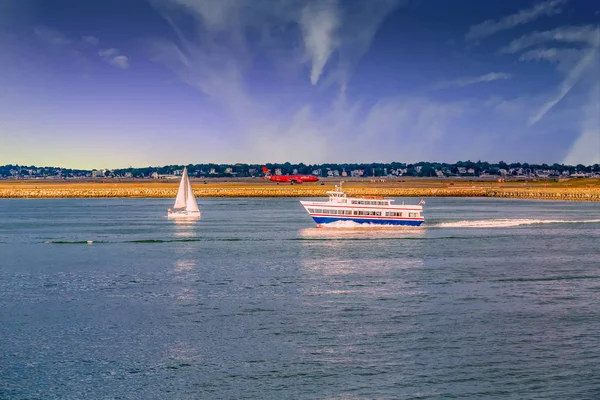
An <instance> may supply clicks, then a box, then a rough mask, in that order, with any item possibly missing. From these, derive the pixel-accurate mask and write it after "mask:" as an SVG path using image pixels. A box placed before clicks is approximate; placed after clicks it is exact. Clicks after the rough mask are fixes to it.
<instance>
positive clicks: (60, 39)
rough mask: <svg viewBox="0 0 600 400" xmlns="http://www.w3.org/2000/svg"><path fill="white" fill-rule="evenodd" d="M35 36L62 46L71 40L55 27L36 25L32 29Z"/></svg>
mask: <svg viewBox="0 0 600 400" xmlns="http://www.w3.org/2000/svg"><path fill="white" fill-rule="evenodd" d="M33 31H34V32H35V34H36V36H37V37H38V38H39V39H40V40H42V41H44V42H46V43H50V44H53V45H56V46H63V45H67V44H70V43H71V41H70V40H69V39H67V37H66V36H65V35H63V34H62V33H60V32H59V31H57V30H56V29H52V28H48V27H45V26H37V27H35V28H34V29H33Z"/></svg>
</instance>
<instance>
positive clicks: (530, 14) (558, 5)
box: [465, 0, 567, 41]
mask: <svg viewBox="0 0 600 400" xmlns="http://www.w3.org/2000/svg"><path fill="white" fill-rule="evenodd" d="M566 3H567V1H566V0H549V1H545V2H542V3H538V4H535V5H534V6H533V7H531V8H527V9H523V10H519V12H517V13H515V14H511V15H508V16H506V17H504V18H501V19H499V20H497V21H496V20H492V19H489V20H487V21H484V22H482V23H480V24H477V25H473V26H472V27H471V29H469V32H468V33H467V34H466V35H465V39H467V40H469V41H474V40H480V39H484V38H486V37H488V36H490V35H493V34H495V33H497V32H500V31H504V30H508V29H511V28H514V27H515V26H518V25H523V24H526V23H528V22H532V21H535V20H536V19H538V18H539V17H542V16H550V15H554V14H559V13H560V12H562V9H563V6H564V5H565V4H566Z"/></svg>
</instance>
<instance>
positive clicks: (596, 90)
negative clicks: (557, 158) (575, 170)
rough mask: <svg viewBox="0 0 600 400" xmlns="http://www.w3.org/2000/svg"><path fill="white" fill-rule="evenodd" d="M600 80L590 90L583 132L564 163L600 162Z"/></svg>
mask: <svg viewBox="0 0 600 400" xmlns="http://www.w3.org/2000/svg"><path fill="white" fill-rule="evenodd" d="M599 116H600V82H597V83H596V84H595V85H594V86H593V87H592V90H590V94H589V101H588V104H587V106H586V107H585V110H584V115H583V118H582V119H581V134H580V135H579V137H578V138H577V140H575V142H573V145H572V146H571V148H570V149H569V152H568V153H567V155H566V157H565V159H564V161H563V162H564V163H565V164H568V165H576V164H586V165H591V164H600V117H599Z"/></svg>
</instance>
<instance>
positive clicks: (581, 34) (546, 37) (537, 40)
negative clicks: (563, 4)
mask: <svg viewBox="0 0 600 400" xmlns="http://www.w3.org/2000/svg"><path fill="white" fill-rule="evenodd" d="M550 41H557V42H566V43H587V44H589V45H591V46H598V43H600V28H599V27H598V26H597V25H584V26H567V27H560V28H556V29H553V30H549V31H543V32H533V33H530V34H527V35H523V36H521V37H520V38H518V39H515V40H513V41H512V42H510V44H509V45H508V46H505V47H503V48H501V49H500V53H504V54H512V53H517V52H519V51H522V50H525V49H527V48H530V47H533V46H537V45H540V44H543V43H546V42H550Z"/></svg>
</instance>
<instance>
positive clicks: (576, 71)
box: [529, 48, 598, 125]
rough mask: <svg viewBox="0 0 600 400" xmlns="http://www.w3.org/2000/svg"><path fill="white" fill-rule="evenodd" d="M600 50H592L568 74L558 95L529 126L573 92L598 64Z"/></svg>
mask: <svg viewBox="0 0 600 400" xmlns="http://www.w3.org/2000/svg"><path fill="white" fill-rule="evenodd" d="M597 55H598V50H597V48H592V49H590V50H588V52H587V53H586V54H585V55H584V56H583V57H582V58H581V60H579V62H578V63H577V65H575V67H574V68H573V69H572V70H571V71H570V72H569V73H568V75H567V76H566V77H565V79H564V80H563V81H562V83H561V84H560V86H559V88H558V93H557V94H556V95H555V96H554V97H553V98H552V99H550V100H548V101H547V102H546V103H544V105H543V106H542V107H541V108H540V109H539V110H538V112H537V113H535V114H534V115H533V116H532V117H531V118H530V119H529V125H533V124H535V123H536V122H538V121H539V120H540V119H542V117H543V116H544V115H546V113H547V112H548V111H550V110H551V109H552V108H553V107H554V106H555V105H557V104H558V102H560V101H561V100H562V99H563V98H564V97H565V96H566V95H567V93H569V92H570V91H571V89H572V88H573V86H575V84H577V83H578V82H579V81H580V80H581V78H582V76H583V74H584V73H585V72H586V70H587V69H588V68H589V67H590V66H591V65H592V64H594V63H595V62H597V61H598V60H597Z"/></svg>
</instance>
